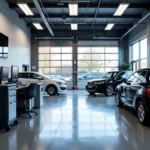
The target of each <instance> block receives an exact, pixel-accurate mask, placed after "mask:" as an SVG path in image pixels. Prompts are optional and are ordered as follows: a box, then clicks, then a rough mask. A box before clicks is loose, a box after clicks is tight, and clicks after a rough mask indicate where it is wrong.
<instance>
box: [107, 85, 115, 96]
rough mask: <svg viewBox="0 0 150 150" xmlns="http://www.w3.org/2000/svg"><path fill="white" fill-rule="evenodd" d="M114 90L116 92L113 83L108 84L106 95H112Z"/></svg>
mask: <svg viewBox="0 0 150 150" xmlns="http://www.w3.org/2000/svg"><path fill="white" fill-rule="evenodd" d="M113 92H114V89H113V87H112V85H108V86H107V87H106V90H105V95H106V96H112V95H113Z"/></svg>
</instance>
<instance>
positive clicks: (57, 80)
mask: <svg viewBox="0 0 150 150" xmlns="http://www.w3.org/2000/svg"><path fill="white" fill-rule="evenodd" d="M47 80H50V81H54V82H61V83H66V82H65V81H63V80H59V79H51V78H48V79H47Z"/></svg>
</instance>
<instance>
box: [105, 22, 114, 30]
mask: <svg viewBox="0 0 150 150" xmlns="http://www.w3.org/2000/svg"><path fill="white" fill-rule="evenodd" d="M114 25H115V24H114V23H109V24H107V26H106V28H105V30H111V29H112V28H113V26H114Z"/></svg>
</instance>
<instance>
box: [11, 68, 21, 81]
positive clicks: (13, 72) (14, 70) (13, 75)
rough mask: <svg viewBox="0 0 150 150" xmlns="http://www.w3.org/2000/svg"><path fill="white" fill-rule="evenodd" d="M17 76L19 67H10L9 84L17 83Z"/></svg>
mask: <svg viewBox="0 0 150 150" xmlns="http://www.w3.org/2000/svg"><path fill="white" fill-rule="evenodd" d="M18 74H19V67H18V66H11V82H17V81H18Z"/></svg>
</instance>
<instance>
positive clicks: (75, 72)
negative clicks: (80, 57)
mask: <svg viewBox="0 0 150 150" xmlns="http://www.w3.org/2000/svg"><path fill="white" fill-rule="evenodd" d="M77 43H78V41H77V37H76V36H74V39H73V87H74V86H77V76H78V72H77V45H78V44H77Z"/></svg>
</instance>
